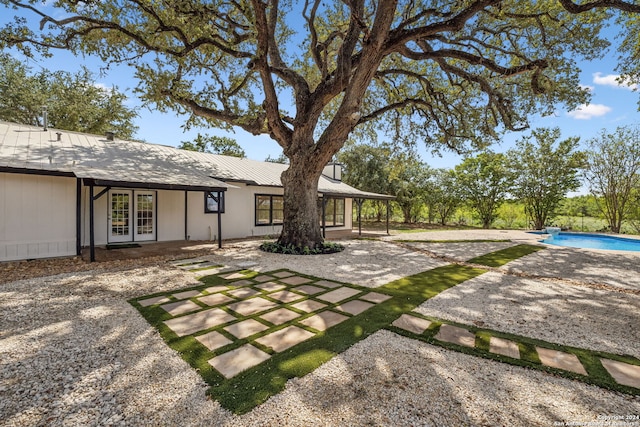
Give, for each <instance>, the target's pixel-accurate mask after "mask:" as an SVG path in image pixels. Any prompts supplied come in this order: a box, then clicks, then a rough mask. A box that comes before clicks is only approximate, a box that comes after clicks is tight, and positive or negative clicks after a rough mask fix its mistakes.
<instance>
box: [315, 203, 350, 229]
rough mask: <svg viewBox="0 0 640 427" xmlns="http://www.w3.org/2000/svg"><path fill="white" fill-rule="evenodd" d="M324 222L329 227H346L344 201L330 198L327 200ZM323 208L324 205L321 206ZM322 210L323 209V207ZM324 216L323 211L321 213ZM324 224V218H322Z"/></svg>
mask: <svg viewBox="0 0 640 427" xmlns="http://www.w3.org/2000/svg"><path fill="white" fill-rule="evenodd" d="M325 202H326V205H325V207H324V222H325V225H326V226H327V227H339V226H343V225H344V199H336V198H333V197H330V198H328V199H326V200H325ZM320 206H322V204H321V205H320ZM321 209H322V207H321ZM320 215H322V210H321V211H320ZM320 218H321V219H320V223H321V224H322V217H320Z"/></svg>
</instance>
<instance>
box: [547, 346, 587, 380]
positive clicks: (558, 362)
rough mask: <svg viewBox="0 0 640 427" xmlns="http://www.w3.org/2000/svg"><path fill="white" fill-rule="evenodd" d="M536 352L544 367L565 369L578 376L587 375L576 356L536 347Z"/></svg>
mask: <svg viewBox="0 0 640 427" xmlns="http://www.w3.org/2000/svg"><path fill="white" fill-rule="evenodd" d="M536 351H537V352H538V356H539V357H540V362H542V364H543V365H546V366H549V367H551V368H558V369H564V370H565V371H571V372H575V373H576V374H582V375H587V371H586V370H585V369H584V366H582V363H580V360H579V359H578V357H577V356H576V355H575V354H570V353H565V352H563V351H558V350H551V349H549V348H542V347H536Z"/></svg>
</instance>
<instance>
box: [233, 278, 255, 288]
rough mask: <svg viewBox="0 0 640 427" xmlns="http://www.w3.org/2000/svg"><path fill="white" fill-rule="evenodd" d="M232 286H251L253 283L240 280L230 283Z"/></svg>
mask: <svg viewBox="0 0 640 427" xmlns="http://www.w3.org/2000/svg"><path fill="white" fill-rule="evenodd" d="M229 284H230V285H231V286H251V285H253V282H252V281H251V280H247V279H245V280H238V281H235V282H231V283H229Z"/></svg>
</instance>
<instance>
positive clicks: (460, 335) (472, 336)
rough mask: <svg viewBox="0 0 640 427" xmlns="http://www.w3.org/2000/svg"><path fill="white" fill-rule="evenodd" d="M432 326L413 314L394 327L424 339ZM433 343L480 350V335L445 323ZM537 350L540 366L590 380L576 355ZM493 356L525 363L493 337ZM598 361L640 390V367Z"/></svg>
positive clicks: (508, 343)
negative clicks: (478, 341) (477, 339)
mask: <svg viewBox="0 0 640 427" xmlns="http://www.w3.org/2000/svg"><path fill="white" fill-rule="evenodd" d="M432 323H433V322H431V321H430V320H427V319H425V318H423V317H420V315H419V314H417V313H416V315H413V313H410V314H403V315H401V316H400V317H399V318H398V319H396V320H395V321H394V322H393V323H392V324H391V325H392V326H395V327H396V328H399V329H403V330H405V331H408V332H411V333H412V334H415V335H419V336H424V334H425V333H426V331H427V330H428V329H429V328H430V326H431V325H432ZM432 333H433V332H432ZM433 339H434V340H435V341H433V343H434V344H437V343H438V342H443V343H450V344H456V345H459V346H461V347H468V348H477V347H476V333H474V332H473V331H472V330H471V327H470V326H469V327H465V326H456V325H450V324H447V323H446V322H444V321H443V322H442V324H441V325H440V327H439V328H438V332H437V333H436V334H435V335H434V336H433ZM430 342H431V341H430ZM534 348H535V351H536V354H537V357H538V359H539V361H540V365H542V366H547V367H550V368H555V369H559V370H563V371H568V372H572V373H576V374H580V375H584V376H585V377H588V376H589V373H588V372H587V370H586V369H585V367H584V365H583V364H582V362H581V361H580V359H579V358H578V357H577V356H576V355H575V354H572V353H568V352H564V351H559V350H555V349H551V348H545V347H542V346H539V345H536V346H534ZM479 351H482V350H479ZM489 353H493V354H498V355H501V356H506V357H508V358H511V359H522V355H521V354H520V348H519V346H518V343H517V342H516V341H512V340H510V339H505V338H501V337H496V336H490V337H489ZM595 357H596V358H597V359H598V360H599V361H600V363H601V364H602V366H603V367H604V368H605V369H606V370H607V372H608V373H609V375H610V376H611V377H612V378H613V380H614V381H615V382H617V383H618V384H620V385H623V386H627V387H633V388H637V389H640V366H638V365H633V364H630V363H625V362H621V361H618V360H610V359H607V358H603V357H597V356H595Z"/></svg>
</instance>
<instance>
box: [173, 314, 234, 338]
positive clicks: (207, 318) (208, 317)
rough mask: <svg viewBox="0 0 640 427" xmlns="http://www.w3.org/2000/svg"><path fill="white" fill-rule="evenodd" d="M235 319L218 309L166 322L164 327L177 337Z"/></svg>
mask: <svg viewBox="0 0 640 427" xmlns="http://www.w3.org/2000/svg"><path fill="white" fill-rule="evenodd" d="M234 319H235V317H233V316H232V315H230V314H228V313H226V312H224V311H222V310H221V309H219V308H212V309H209V310H205V311H201V312H199V313H194V314H189V315H187V316H182V317H178V318H176V319H170V320H166V321H165V322H164V324H165V325H167V327H168V328H169V329H171V330H172V331H173V332H174V333H175V334H176V335H178V336H179V337H183V336H185V335H189V334H192V333H194V332H198V331H203V330H205V329H209V328H213V327H214V326H219V325H223V324H225V323H228V322H231V321H232V320H234Z"/></svg>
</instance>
